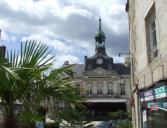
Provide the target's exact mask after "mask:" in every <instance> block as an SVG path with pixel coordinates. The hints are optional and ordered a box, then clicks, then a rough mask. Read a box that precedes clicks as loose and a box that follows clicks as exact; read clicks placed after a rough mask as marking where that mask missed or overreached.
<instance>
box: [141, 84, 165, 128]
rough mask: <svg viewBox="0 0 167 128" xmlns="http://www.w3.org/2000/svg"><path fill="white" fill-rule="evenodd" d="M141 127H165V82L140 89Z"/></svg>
mask: <svg viewBox="0 0 167 128" xmlns="http://www.w3.org/2000/svg"><path fill="white" fill-rule="evenodd" d="M140 106H141V119H142V126H143V128H167V83H158V84H157V85H154V86H152V87H150V88H149V89H144V90H141V91H140Z"/></svg>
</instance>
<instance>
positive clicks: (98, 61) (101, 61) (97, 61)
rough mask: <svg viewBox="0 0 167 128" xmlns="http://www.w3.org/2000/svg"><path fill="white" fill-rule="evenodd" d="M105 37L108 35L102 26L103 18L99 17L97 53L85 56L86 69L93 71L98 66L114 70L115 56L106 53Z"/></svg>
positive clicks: (96, 36) (96, 40) (96, 41)
mask: <svg viewBox="0 0 167 128" xmlns="http://www.w3.org/2000/svg"><path fill="white" fill-rule="evenodd" d="M105 39H106V36H105V33H104V32H103V30H102V27H101V18H99V30H98V31H97V33H96V35H95V55H94V56H92V57H90V58H88V57H87V56H86V57H85V71H91V70H93V69H96V68H98V67H101V68H103V69H106V70H112V65H113V58H112V57H109V56H108V55H107V54H106V49H105Z"/></svg>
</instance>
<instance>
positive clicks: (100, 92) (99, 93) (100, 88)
mask: <svg viewBox="0 0 167 128" xmlns="http://www.w3.org/2000/svg"><path fill="white" fill-rule="evenodd" d="M102 94H103V90H102V86H98V89H97V95H102Z"/></svg>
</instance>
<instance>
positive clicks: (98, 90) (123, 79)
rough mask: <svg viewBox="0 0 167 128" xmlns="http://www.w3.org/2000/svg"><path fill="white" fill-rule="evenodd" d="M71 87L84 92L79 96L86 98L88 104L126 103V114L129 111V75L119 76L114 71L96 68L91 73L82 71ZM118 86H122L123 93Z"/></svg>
mask: <svg viewBox="0 0 167 128" xmlns="http://www.w3.org/2000/svg"><path fill="white" fill-rule="evenodd" d="M76 66H77V65H76ZM83 66H84V65H83ZM74 68H75V66H74V67H73V69H74ZM73 85H74V86H76V87H77V85H79V86H80V88H81V89H83V90H85V92H82V93H80V94H81V95H84V96H86V97H87V98H88V99H89V100H88V101H90V102H114V100H115V102H126V110H127V111H128V112H130V110H131V109H130V101H129V98H130V76H129V75H121V76H120V75H119V74H118V73H117V72H116V71H114V70H113V71H108V70H105V69H103V68H96V69H94V70H92V71H83V73H82V75H81V76H80V77H77V79H76V80H75V81H73ZM120 85H123V88H124V89H125V92H124V91H123V90H122V92H121V86H120ZM112 100H113V101H112Z"/></svg>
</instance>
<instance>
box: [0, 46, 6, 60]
mask: <svg viewBox="0 0 167 128" xmlns="http://www.w3.org/2000/svg"><path fill="white" fill-rule="evenodd" d="M5 53H6V46H0V57H3V58H5Z"/></svg>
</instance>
